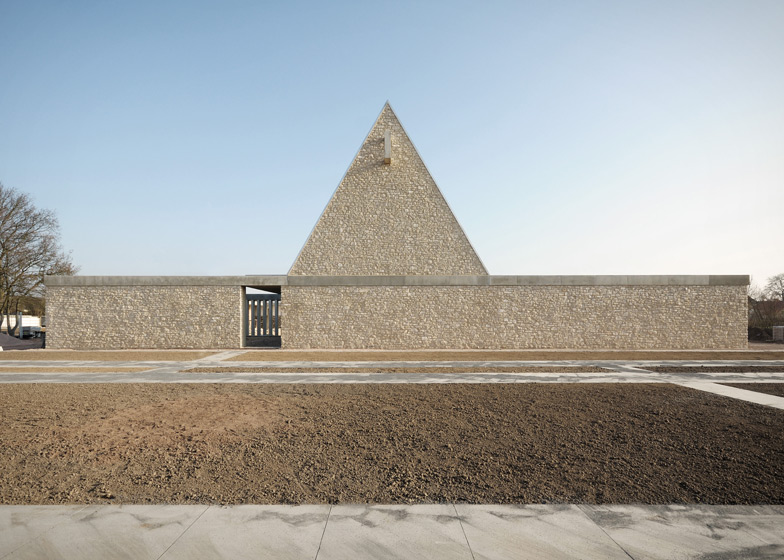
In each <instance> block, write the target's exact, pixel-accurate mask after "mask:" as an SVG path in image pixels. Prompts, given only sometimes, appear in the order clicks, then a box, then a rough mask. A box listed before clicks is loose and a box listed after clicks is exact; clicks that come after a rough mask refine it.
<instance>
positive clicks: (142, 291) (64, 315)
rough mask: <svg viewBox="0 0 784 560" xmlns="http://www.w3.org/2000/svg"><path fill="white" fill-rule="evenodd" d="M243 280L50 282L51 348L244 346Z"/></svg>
mask: <svg viewBox="0 0 784 560" xmlns="http://www.w3.org/2000/svg"><path fill="white" fill-rule="evenodd" d="M242 302H243V295H242V288H240V287H239V286H125V287H104V286H79V287H54V286H49V287H48V288H47V301H46V307H47V321H48V324H47V333H46V347H47V348H73V349H118V348H238V347H239V346H241V345H242Z"/></svg>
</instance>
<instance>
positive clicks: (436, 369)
mask: <svg viewBox="0 0 784 560" xmlns="http://www.w3.org/2000/svg"><path fill="white" fill-rule="evenodd" d="M0 369H2V368H0ZM187 371H188V372H189V373H278V372H286V373H338V372H351V373H434V374H441V373H474V372H477V371H480V372H483V373H560V372H569V373H608V372H609V371H610V370H608V369H605V368H600V367H594V366H479V367H452V366H438V365H436V366H430V365H428V366H423V367H361V366H351V367H337V366H336V367H298V366H295V367H291V366H289V367H236V366H235V367H232V366H221V367H197V368H191V369H188V370H187Z"/></svg>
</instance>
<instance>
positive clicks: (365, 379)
mask: <svg viewBox="0 0 784 560" xmlns="http://www.w3.org/2000/svg"><path fill="white" fill-rule="evenodd" d="M237 354H238V352H225V353H222V354H218V355H215V356H209V357H207V358H202V359H200V360H193V361H185V362H133V361H124V362H116V361H112V362H97V361H90V362H87V361H63V360H58V361H35V360H30V361H2V356H0V366H1V367H2V371H0V383H675V384H678V385H683V386H685V387H689V388H692V389H697V390H700V391H707V392H710V393H715V394H719V395H723V396H726V397H730V398H735V399H739V400H744V401H748V402H754V403H757V404H762V405H765V406H771V407H774V408H779V409H782V410H784V398H782V397H777V396H773V395H765V394H762V393H757V392H754V391H746V390H743V389H737V388H734V387H727V386H726V385H721V383H783V382H784V360H766V361H763V360H712V361H710V362H699V361H683V360H679V361H675V360H669V361H620V360H562V361H547V362H542V361H503V362H502V361H493V362H465V361H461V362H458V361H453V362H413V361H406V362H402V361H401V362H226V361H224V360H225V359H227V358H230V357H233V356H235V355H237ZM448 366H452V367H456V368H462V369H469V370H471V372H470V373H450V372H447V373H442V372H438V371H433V370H434V368H437V367H448ZM532 366H548V367H549V368H552V367H555V368H559V371H555V372H547V373H494V372H493V373H491V372H487V371H484V370H487V369H491V367H521V368H522V367H532ZM580 366H594V367H600V368H603V369H605V370H607V371H605V372H598V373H580V372H577V371H570V369H572V370H573V369H574V368H576V367H580ZM654 366H689V367H695V366H705V369H704V370H700V371H692V372H688V373H657V372H653V371H650V370H648V369H646V368H650V367H654ZM711 366H732V367H735V368H738V369H739V370H740V371H738V372H732V373H725V372H719V371H715V372H712V371H710V367H711ZM749 366H773V367H774V368H776V370H777V371H773V372H763V373H760V372H753V371H743V370H744V368H748V367H749ZM225 367H231V368H232V369H233V370H239V371H232V372H220V371H216V372H213V373H202V372H195V371H191V370H193V369H194V368H214V369H216V370H219V369H220V368H225ZM260 367H263V368H265V369H267V370H272V371H267V372H265V373H254V372H253V370H254V369H258V368H260ZM325 367H329V368H332V369H334V370H335V371H333V372H329V373H297V372H295V371H294V370H295V369H296V368H325ZM368 367H372V368H394V367H408V368H421V369H423V370H425V371H423V372H422V373H362V372H359V371H356V370H357V368H368ZM96 368H100V369H101V370H102V371H100V372H96V371H95V369H96ZM128 368H136V369H141V370H143V371H133V372H129V371H122V369H126V370H127V369H128ZM778 368H780V371H778ZM47 369H51V370H57V371H47ZM243 369H245V370H247V371H245V372H243V371H242V370H243ZM83 370H89V371H83ZM428 370H429V371H428Z"/></svg>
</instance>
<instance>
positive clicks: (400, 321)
mask: <svg viewBox="0 0 784 560" xmlns="http://www.w3.org/2000/svg"><path fill="white" fill-rule="evenodd" d="M654 278H656V277H654ZM662 278H664V279H665V281H661V280H662ZM672 278H675V277H672ZM739 278H740V280H742V277H733V278H732V280H731V281H730V282H728V284H729V285H715V282H716V280H713V281H709V280H708V279H706V280H705V281H704V282H703V281H702V280H700V281H699V282H695V281H694V280H689V282H688V283H686V284H687V285H668V284H667V282H666V277H658V280H657V281H656V282H655V285H641V284H640V283H636V282H635V283H628V282H627V283H625V284H624V285H613V283H612V282H604V283H603V284H604V285H535V284H534V283H533V282H532V283H530V285H500V286H499V285H478V286H477V285H427V286H417V285H399V286H372V285H364V286H358V285H329V286H324V285H321V286H319V285H316V286H292V285H291V282H289V285H288V286H284V287H283V292H282V299H281V317H282V325H283V347H284V348H357V349H360V348H368V349H370V348H381V349H407V348H412V349H415V348H455V349H457V348H488V349H489V348H493V349H495V348H497V349H502V348H517V349H523V348H540V349H546V348H551V349H554V348H584V349H591V348H594V349H598V348H606V349H744V348H747V332H746V323H747V309H746V305H747V304H746V286H745V285H743V283H742V282H741V281H740V280H739ZM314 283H315V282H314ZM510 283H511V282H510ZM619 284H620V283H619Z"/></svg>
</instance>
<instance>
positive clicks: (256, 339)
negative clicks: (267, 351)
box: [245, 294, 280, 346]
mask: <svg viewBox="0 0 784 560" xmlns="http://www.w3.org/2000/svg"><path fill="white" fill-rule="evenodd" d="M245 306H246V315H245V345H246V346H280V294H247V295H246V296H245Z"/></svg>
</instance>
